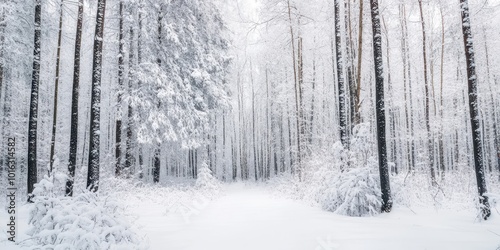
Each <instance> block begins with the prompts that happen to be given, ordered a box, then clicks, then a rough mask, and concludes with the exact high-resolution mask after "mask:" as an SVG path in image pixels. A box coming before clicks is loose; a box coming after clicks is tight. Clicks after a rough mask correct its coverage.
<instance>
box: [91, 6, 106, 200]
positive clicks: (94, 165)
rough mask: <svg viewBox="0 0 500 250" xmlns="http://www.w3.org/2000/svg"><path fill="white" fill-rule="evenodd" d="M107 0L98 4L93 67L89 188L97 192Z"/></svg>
mask: <svg viewBox="0 0 500 250" xmlns="http://www.w3.org/2000/svg"><path fill="white" fill-rule="evenodd" d="M105 9H106V0H99V1H98V2H97V15H96V25H95V38H94V62H93V65H92V97H91V103H90V136H89V162H88V173H87V188H88V189H89V190H90V191H93V192H97V190H98V188H99V153H100V150H99V146H100V132H101V129H100V127H101V126H100V125H101V124H100V116H101V105H100V102H101V75H102V43H103V33H104V17H105Z"/></svg>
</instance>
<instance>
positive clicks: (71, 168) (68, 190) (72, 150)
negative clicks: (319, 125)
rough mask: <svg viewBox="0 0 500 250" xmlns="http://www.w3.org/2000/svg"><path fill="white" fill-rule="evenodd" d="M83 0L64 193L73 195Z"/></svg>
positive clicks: (74, 71) (78, 25) (77, 37)
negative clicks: (66, 179)
mask: <svg viewBox="0 0 500 250" xmlns="http://www.w3.org/2000/svg"><path fill="white" fill-rule="evenodd" d="M82 24H83V0H80V1H79V3H78V19H77V22H76V38H75V58H74V66H73V92H72V101H71V134H70V141H69V164H68V175H69V176H68V181H67V182H66V195H68V196H72V195H73V181H74V180H73V179H74V177H75V166H76V150H77V148H78V97H79V93H78V92H79V88H80V87H79V85H80V50H81V45H82Z"/></svg>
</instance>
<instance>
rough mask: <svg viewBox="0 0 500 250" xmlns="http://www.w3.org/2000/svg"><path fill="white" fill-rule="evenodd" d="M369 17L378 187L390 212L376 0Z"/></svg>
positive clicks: (380, 43)
mask: <svg viewBox="0 0 500 250" xmlns="http://www.w3.org/2000/svg"><path fill="white" fill-rule="evenodd" d="M371 16H372V29H373V56H374V62H375V81H376V92H375V102H376V107H375V108H376V113H375V114H376V119H377V141H378V162H379V171H380V187H381V191H382V201H383V202H382V212H386V213H388V212H390V211H391V209H392V199H391V186H390V182H389V169H388V164H387V148H386V136H385V125H386V124H385V123H386V119H385V105H384V70H383V59H382V34H381V28H380V13H379V9H378V0H371Z"/></svg>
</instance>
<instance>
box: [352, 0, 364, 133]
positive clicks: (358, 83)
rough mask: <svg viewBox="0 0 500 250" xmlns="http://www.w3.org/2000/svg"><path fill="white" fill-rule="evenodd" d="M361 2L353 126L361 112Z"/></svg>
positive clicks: (358, 121) (360, 2)
mask: <svg viewBox="0 0 500 250" xmlns="http://www.w3.org/2000/svg"><path fill="white" fill-rule="evenodd" d="M363 2H364V1H363V0H360V1H359V26H358V32H359V34H358V67H357V69H356V70H357V73H358V74H357V76H356V98H355V102H356V104H355V105H354V124H355V125H357V124H360V123H361V112H360V111H359V108H360V107H361V67H362V63H361V62H362V61H361V60H362V59H363Z"/></svg>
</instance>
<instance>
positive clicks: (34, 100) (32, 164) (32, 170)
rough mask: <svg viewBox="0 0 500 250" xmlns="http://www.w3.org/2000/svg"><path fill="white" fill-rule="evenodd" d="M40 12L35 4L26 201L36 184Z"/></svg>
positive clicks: (39, 2) (39, 7) (40, 4)
mask: <svg viewBox="0 0 500 250" xmlns="http://www.w3.org/2000/svg"><path fill="white" fill-rule="evenodd" d="M41 10H42V2H41V0H37V1H36V2H35V39H34V49H33V73H32V75H31V100H30V114H29V122H28V123H29V125H28V126H29V130H28V189H27V191H28V201H31V198H32V197H33V195H32V193H33V189H34V187H35V186H34V185H35V183H36V182H37V173H38V171H37V166H36V165H37V162H36V161H37V156H36V151H37V145H36V142H37V136H36V134H37V119H38V88H39V85H40V40H41V16H42V15H41Z"/></svg>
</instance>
